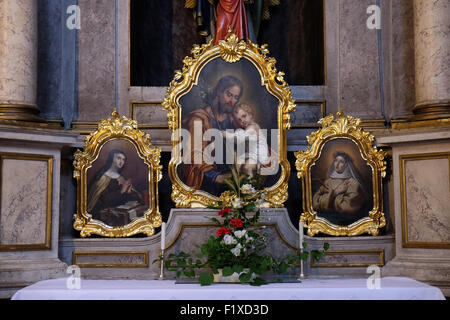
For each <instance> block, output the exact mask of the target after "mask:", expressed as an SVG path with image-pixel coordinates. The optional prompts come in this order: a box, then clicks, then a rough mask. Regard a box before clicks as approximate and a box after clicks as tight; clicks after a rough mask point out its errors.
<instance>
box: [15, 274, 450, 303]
mask: <svg viewBox="0 0 450 320" xmlns="http://www.w3.org/2000/svg"><path fill="white" fill-rule="evenodd" d="M414 299H415V300H445V297H444V295H443V294H442V292H441V290H439V289H438V288H436V287H433V286H430V285H428V284H425V283H422V282H419V281H416V280H413V279H410V278H403V277H386V278H381V283H380V288H379V289H369V288H368V286H367V279H363V278H361V279H305V280H303V281H302V282H301V283H270V284H268V285H263V286H260V287H254V286H250V285H241V284H222V283H221V284H212V285H210V286H201V285H200V284H197V283H189V284H176V283H175V281H174V280H86V279H81V283H80V289H68V288H67V279H66V278H61V279H54V280H45V281H40V282H37V283H35V284H33V285H31V286H28V287H26V288H23V289H21V290H19V291H17V292H16V293H15V294H14V296H13V297H12V300H414Z"/></svg>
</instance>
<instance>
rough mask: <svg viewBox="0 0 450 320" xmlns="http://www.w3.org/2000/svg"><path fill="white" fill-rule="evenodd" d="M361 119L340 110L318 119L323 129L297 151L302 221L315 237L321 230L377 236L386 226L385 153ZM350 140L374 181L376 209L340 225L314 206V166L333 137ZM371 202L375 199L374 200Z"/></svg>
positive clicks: (373, 195) (349, 234) (328, 232)
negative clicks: (320, 214) (384, 200)
mask: <svg viewBox="0 0 450 320" xmlns="http://www.w3.org/2000/svg"><path fill="white" fill-rule="evenodd" d="M360 124H361V120H360V119H358V118H353V117H351V116H345V115H344V113H343V112H342V110H341V111H339V112H338V113H337V117H336V119H335V117H334V115H329V116H327V117H325V118H323V119H321V120H320V121H319V125H321V129H319V130H318V131H316V132H313V133H312V134H311V135H310V136H308V137H307V139H308V145H309V147H308V149H307V150H306V151H301V150H300V151H298V152H296V153H295V156H296V159H297V160H296V169H297V175H298V178H300V179H302V190H303V195H302V197H303V211H304V212H303V213H302V214H301V217H300V221H302V222H303V223H304V224H305V228H307V229H308V231H307V232H308V235H310V236H314V235H316V234H318V233H323V234H329V235H333V236H357V235H360V234H363V233H369V234H371V235H373V236H376V235H378V232H379V229H380V228H382V227H384V226H385V225H386V220H385V217H384V213H383V212H382V208H383V199H382V181H381V180H382V178H383V177H385V175H386V162H385V161H384V157H385V152H384V151H382V150H377V148H376V147H375V146H373V144H374V136H373V135H371V134H370V133H368V132H364V131H363V130H362V128H361V127H360ZM337 139H344V140H342V141H351V142H352V143H354V144H355V145H356V146H357V148H358V150H359V153H360V156H361V158H362V161H364V162H365V163H366V165H367V166H368V168H370V169H369V172H370V174H371V180H372V186H371V189H372V193H373V194H372V197H373V198H372V199H371V200H373V208H372V209H371V210H370V209H369V210H370V211H369V212H368V215H367V216H366V217H363V218H361V219H359V220H357V221H355V222H353V223H351V224H348V225H338V224H335V223H331V222H330V221H329V220H328V219H326V218H323V217H321V216H319V214H318V212H317V211H316V210H314V209H313V191H312V178H311V168H312V167H313V166H314V165H316V163H317V162H318V160H319V158H320V157H321V155H322V151H323V149H324V146H325V145H326V144H327V143H329V142H331V141H334V140H337ZM371 202H372V201H371Z"/></svg>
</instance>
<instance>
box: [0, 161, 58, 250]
mask: <svg viewBox="0 0 450 320" xmlns="http://www.w3.org/2000/svg"><path fill="white" fill-rule="evenodd" d="M1 169H2V170H1V186H2V188H1V213H0V245H2V246H8V245H10V246H11V245H40V244H45V243H46V237H47V223H48V222H49V221H47V208H48V205H50V204H49V203H47V199H48V197H47V195H48V193H47V192H48V190H47V179H48V169H49V168H48V163H47V162H46V161H33V160H16V159H3V161H2V168H1Z"/></svg>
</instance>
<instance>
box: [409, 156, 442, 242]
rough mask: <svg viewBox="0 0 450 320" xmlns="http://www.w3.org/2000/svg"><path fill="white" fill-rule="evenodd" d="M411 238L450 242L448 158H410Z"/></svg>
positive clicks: (422, 240) (419, 240) (415, 240)
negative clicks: (412, 159)
mask: <svg viewBox="0 0 450 320" xmlns="http://www.w3.org/2000/svg"><path fill="white" fill-rule="evenodd" d="M405 175H406V176H405V182H406V186H405V187H406V206H407V216H406V221H407V235H408V241H414V242H447V243H448V242H450V233H449V230H450V215H449V214H448V210H449V209H448V208H450V181H449V160H448V158H442V159H430V160H414V161H411V160H409V161H406V168H405Z"/></svg>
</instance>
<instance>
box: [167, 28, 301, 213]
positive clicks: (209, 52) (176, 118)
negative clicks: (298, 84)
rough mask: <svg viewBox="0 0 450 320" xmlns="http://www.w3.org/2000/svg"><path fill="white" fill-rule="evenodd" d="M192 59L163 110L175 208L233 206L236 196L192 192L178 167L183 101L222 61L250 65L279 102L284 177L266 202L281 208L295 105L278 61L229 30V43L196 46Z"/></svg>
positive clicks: (176, 78)
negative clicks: (203, 75) (209, 69)
mask: <svg viewBox="0 0 450 320" xmlns="http://www.w3.org/2000/svg"><path fill="white" fill-rule="evenodd" d="M191 54H192V57H189V56H188V57H186V58H185V59H184V61H183V62H184V66H183V68H182V70H181V71H179V70H178V71H175V76H174V79H173V81H172V82H171V83H170V85H169V88H168V89H167V92H166V96H165V99H164V101H163V107H164V108H165V109H166V110H168V115H167V118H168V123H169V128H170V129H172V143H173V149H172V159H171V161H170V164H169V176H170V179H171V181H172V199H173V201H174V202H175V204H176V207H181V208H183V207H184V208H186V207H187V208H189V207H207V206H211V205H214V206H217V205H218V202H219V201H222V202H223V203H230V202H231V200H232V199H233V196H230V193H229V192H227V191H225V192H223V193H221V194H220V196H214V195H212V194H210V193H208V192H205V191H203V190H197V189H193V188H191V187H189V186H187V185H186V184H185V183H184V182H183V181H181V179H180V177H179V175H178V173H177V167H178V166H179V165H180V164H181V162H182V159H181V143H180V142H181V135H180V129H181V128H182V119H181V118H182V106H181V104H180V99H181V98H182V97H183V96H184V95H186V94H188V93H189V92H190V90H191V89H192V88H193V87H194V86H196V85H197V84H198V82H199V75H200V73H201V71H202V70H203V69H204V67H205V66H206V65H207V64H209V63H210V62H212V61H214V60H216V59H217V60H219V59H221V60H223V61H225V62H226V63H228V64H233V63H238V62H239V61H243V60H247V61H249V62H250V63H251V64H252V65H253V66H254V67H255V68H256V69H257V72H258V73H259V77H260V79H259V80H260V86H261V87H265V89H266V90H267V92H268V94H270V95H272V96H273V97H274V98H275V99H276V100H277V101H278V107H277V110H276V114H277V119H276V122H277V128H278V132H279V133H278V148H279V149H278V155H279V158H278V160H279V165H280V170H281V175H280V178H279V180H278V181H277V182H276V183H275V184H274V185H273V186H271V187H268V188H265V189H264V191H265V194H266V196H265V201H266V206H268V207H281V206H283V203H284V202H285V201H286V200H287V198H288V193H287V188H288V179H289V174H290V166H289V162H288V160H287V142H286V131H287V130H289V129H290V119H291V115H290V112H292V111H294V110H295V102H294V100H293V99H292V93H291V90H290V88H289V86H288V84H287V83H286V82H285V81H284V79H283V76H284V73H282V72H278V71H277V70H276V68H275V64H276V60H275V59H274V58H270V57H268V54H269V51H268V50H267V45H262V46H258V45H256V44H253V43H252V42H251V41H244V40H241V41H239V39H238V37H237V36H236V35H235V34H234V33H233V32H232V30H230V33H229V34H228V36H227V38H226V40H223V41H220V42H219V44H218V45H216V46H214V44H213V41H210V42H209V43H208V44H204V45H202V46H198V45H195V46H194V47H193V49H192V51H191Z"/></svg>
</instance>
